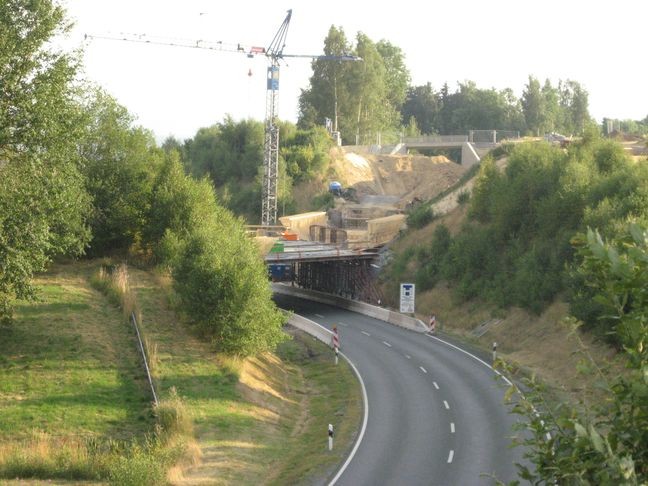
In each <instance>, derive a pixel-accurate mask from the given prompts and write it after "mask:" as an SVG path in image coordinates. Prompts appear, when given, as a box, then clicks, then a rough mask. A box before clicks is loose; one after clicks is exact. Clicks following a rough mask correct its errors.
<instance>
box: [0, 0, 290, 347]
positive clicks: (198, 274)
mask: <svg viewBox="0 0 648 486" xmlns="http://www.w3.org/2000/svg"><path fill="white" fill-rule="evenodd" d="M67 29H68V23H67V21H66V19H65V12H64V10H63V9H62V8H61V7H60V6H57V5H55V4H53V3H52V2H51V1H48V0H43V1H39V2H31V1H28V0H9V1H7V2H3V3H2V4H0V46H1V47H0V81H1V83H0V85H1V86H2V88H0V320H1V321H2V322H3V323H5V324H6V323H9V322H11V316H12V306H13V304H14V303H15V301H16V299H34V298H36V297H37V292H36V289H35V288H34V287H33V285H32V277H33V275H34V274H36V273H38V272H41V271H43V270H45V269H46V268H47V266H48V264H49V263H51V262H52V261H53V260H55V259H57V258H61V257H70V256H72V257H79V256H82V255H84V254H85V255H87V256H91V257H98V256H111V255H117V256H123V255H130V257H136V258H138V259H139V260H140V261H143V262H147V263H152V264H158V265H162V266H164V267H165V268H168V269H169V271H170V272H171V274H172V276H173V279H174V288H175V291H176V293H177V294H178V297H179V299H178V300H179V301H180V306H179V311H180V312H181V313H182V314H184V315H186V317H187V320H188V321H189V322H190V323H192V324H193V325H195V326H196V327H197V328H198V329H200V330H201V331H202V332H203V333H204V335H205V336H206V337H207V338H208V339H210V340H211V341H213V342H214V344H215V345H216V347H217V349H219V350H222V351H226V352H231V353H236V354H252V353H256V352H258V351H262V350H265V349H271V348H273V347H274V345H275V344H276V343H277V342H279V341H280V340H281V339H282V334H281V325H282V322H283V317H282V315H281V313H280V312H279V310H278V309H277V308H276V307H275V305H274V303H273V302H272V300H271V289H270V287H269V285H268V282H267V275H266V269H265V266H264V264H263V262H262V260H261V259H260V258H259V256H258V251H257V249H256V247H255V246H254V243H253V242H252V241H251V240H250V239H249V238H247V237H246V236H245V231H244V226H243V221H242V220H240V219H238V218H237V217H235V216H234V215H233V214H232V213H231V212H230V211H228V210H226V209H225V208H224V207H223V205H222V204H221V203H220V202H219V200H218V198H217V196H216V193H215V191H214V187H213V184H212V182H211V180H209V179H206V178H202V179H196V178H193V177H191V176H190V175H187V174H186V173H185V170H184V166H183V165H182V163H181V161H180V157H179V155H178V152H177V150H174V149H172V148H170V147H167V150H165V149H162V148H160V147H158V146H157V145H156V143H155V140H154V139H153V136H152V134H151V133H150V132H149V131H147V130H145V129H143V128H141V127H136V126H134V125H133V119H132V117H131V116H130V114H129V113H128V112H127V110H126V109H125V108H124V107H122V106H120V105H119V104H118V103H117V102H116V101H115V100H114V99H113V98H111V97H110V96H109V95H107V94H106V93H105V92H103V91H102V90H101V89H99V88H96V87H93V86H90V85H88V84H86V83H84V82H82V81H79V76H78V72H79V67H80V61H79V58H78V57H77V55H76V54H71V53H66V52H61V51H58V50H56V49H55V48H54V47H53V44H51V43H50V41H51V40H52V39H53V38H55V37H56V36H58V35H62V34H64V33H65V32H66V31H67ZM217 156H219V157H220V156H221V155H217ZM222 157H223V158H225V156H224V155H222ZM237 170H239V171H241V176H242V177H243V176H244V175H246V172H245V171H250V172H251V171H252V170H256V167H255V168H254V169H249V168H246V167H243V168H237Z"/></svg>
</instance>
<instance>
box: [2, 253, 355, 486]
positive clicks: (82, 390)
mask: <svg viewBox="0 0 648 486" xmlns="http://www.w3.org/2000/svg"><path fill="white" fill-rule="evenodd" d="M99 267H100V263H99V262H81V263H75V264H65V265H55V266H54V267H53V268H52V270H51V271H50V272H48V273H46V274H43V275H41V276H39V277H38V279H37V281H36V284H37V285H38V286H39V288H41V299H40V300H39V301H38V302H33V303H21V304H20V305H19V306H18V307H17V312H16V322H15V324H13V325H12V326H11V327H0V335H1V336H2V339H0V483H2V484H14V481H5V480H9V479H13V478H25V479H28V478H36V479H37V480H47V481H48V484H50V483H51V480H56V482H55V484H68V483H67V481H78V480H83V481H86V482H85V483H84V484H95V483H97V482H100V483H101V484H105V483H106V482H110V483H111V484H125V483H126V482H128V481H126V478H134V477H140V478H143V479H140V480H138V481H136V482H135V483H130V482H128V484H156V485H157V484H161V483H163V482H161V480H160V479H159V478H160V477H164V476H166V477H167V479H168V480H169V481H170V482H171V483H172V484H215V483H216V484H251V483H255V484H257V483H259V484H261V483H262V484H286V483H295V482H297V481H298V480H301V479H303V478H304V477H309V475H316V476H320V475H321V476H326V472H327V471H328V470H329V469H330V468H331V467H334V466H335V465H336V464H337V463H338V462H339V461H341V459H342V457H343V455H344V447H340V448H339V450H338V451H337V452H336V454H333V455H332V454H327V453H325V449H324V448H323V447H320V444H318V442H317V441H316V440H313V438H314V437H317V435H318V434H319V431H320V430H324V429H325V428H326V424H327V423H328V422H327V420H329V417H330V416H332V415H333V414H334V413H335V414H336V416H337V417H339V423H338V425H337V426H336V431H337V432H338V436H339V439H338V440H339V441H340V444H345V443H348V442H349V441H350V440H351V437H352V436H353V434H354V433H355V428H356V426H357V424H358V422H359V418H358V417H359V414H360V410H361V399H360V396H359V391H358V390H357V386H356V380H355V376H354V375H353V374H352V372H351V370H350V369H349V368H348V367H347V366H346V365H344V364H342V365H341V366H335V365H334V364H333V362H332V360H331V359H330V352H329V351H328V349H327V348H325V347H323V346H321V345H319V344H317V343H314V342H313V341H312V340H311V339H302V338H301V337H300V336H299V335H295V337H294V339H293V340H291V341H289V342H287V343H284V344H283V345H282V346H281V347H280V348H279V349H278V350H277V353H264V354H262V355H259V356H257V357H254V358H247V359H245V360H241V359H235V358H228V357H226V356H223V355H217V354H215V353H214V351H213V348H212V346H211V345H210V344H209V343H207V342H205V341H204V340H203V339H200V338H199V337H198V336H196V335H195V334H194V333H192V332H190V330H189V329H188V328H187V327H186V325H184V324H182V323H181V320H180V319H179V318H178V316H176V314H175V312H173V310H172V308H171V305H170V303H169V297H170V295H171V292H170V288H169V283H170V282H169V279H168V277H166V276H164V275H160V274H157V273H155V272H150V271H145V270H141V269H133V268H131V269H129V272H128V273H129V277H128V280H129V288H130V293H129V295H130V297H129V299H130V302H131V303H132V302H135V307H136V309H137V314H138V315H139V317H140V319H139V321H140V330H141V332H142V334H143V336H144V338H145V341H146V342H147V345H146V348H147V349H148V351H149V356H150V360H149V361H150V364H151V370H152V374H153V378H154V382H155V383H156V388H157V393H158V395H159V397H160V399H161V401H162V404H163V405H162V406H161V407H162V408H160V409H159V411H158V412H154V411H153V410H152V408H151V395H150V389H148V384H147V382H146V379H145V374H144V371H143V369H142V366H141V358H140V356H139V354H138V348H137V343H136V340H135V337H134V331H133V329H132V327H131V325H130V324H129V323H128V322H126V321H125V320H124V317H123V314H122V311H121V310H120V309H119V308H118V307H117V306H116V305H115V302H114V299H112V298H108V297H106V295H104V294H103V293H102V292H100V291H98V290H97V289H96V288H95V287H96V285H95V286H93V285H92V284H91V281H92V280H93V278H95V277H94V276H95V275H96V272H97V270H98V269H99ZM324 390H325V391H326V392H324ZM176 394H177V396H178V397H179V399H180V403H179V404H176V407H175V412H174V414H178V413H182V416H185V417H188V419H187V420H188V421H189V424H185V425H183V428H184V429H185V430H184V434H186V435H183V437H180V438H177V439H174V440H173V442H171V443H167V444H166V445H164V446H162V445H160V444H159V443H158V440H157V439H154V438H153V437H160V435H159V432H155V435H154V434H153V432H154V431H156V430H157V427H158V422H157V420H160V419H159V418H158V417H160V416H162V417H164V413H165V412H164V410H166V408H165V407H167V405H165V404H166V403H170V402H174V401H176V400H177V399H175V398H174V396H175V395H176ZM166 413H168V412H166ZM176 416H177V415H176ZM162 423H165V422H164V419H162ZM147 435H148V438H146V437H147ZM135 444H138V445H135ZM160 447H162V449H160ZM296 457H304V458H307V459H306V460H305V462H306V463H307V464H308V465H309V467H308V468H304V467H302V466H301V465H299V464H298V465H296V463H298V461H296V459H295V458H296ZM300 464H301V463H300ZM269 469H271V470H273V471H274V472H273V474H270V475H269V474H268V470H269ZM156 474H161V476H156ZM138 475H140V476H138ZM156 477H157V478H158V479H156ZM15 484H29V483H27V482H24V481H23V480H22V479H20V480H16V481H15ZM36 484H42V482H41V483H38V481H37V482H36Z"/></svg>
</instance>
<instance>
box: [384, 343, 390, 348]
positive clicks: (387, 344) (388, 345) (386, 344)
mask: <svg viewBox="0 0 648 486" xmlns="http://www.w3.org/2000/svg"><path fill="white" fill-rule="evenodd" d="M383 344H384V345H385V346H387V347H388V348H391V344H389V343H388V342H387V341H383Z"/></svg>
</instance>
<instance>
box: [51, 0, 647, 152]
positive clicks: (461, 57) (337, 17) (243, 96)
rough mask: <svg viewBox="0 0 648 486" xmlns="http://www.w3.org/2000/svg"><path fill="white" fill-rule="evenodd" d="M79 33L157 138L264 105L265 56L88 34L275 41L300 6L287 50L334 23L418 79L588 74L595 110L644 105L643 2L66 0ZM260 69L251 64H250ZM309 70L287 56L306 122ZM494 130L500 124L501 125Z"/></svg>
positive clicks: (94, 62)
mask: <svg viewBox="0 0 648 486" xmlns="http://www.w3.org/2000/svg"><path fill="white" fill-rule="evenodd" d="M60 3H61V4H62V5H63V6H64V7H65V8H66V10H67V13H68V18H69V20H71V21H72V22H74V24H75V25H74V27H73V30H72V31H71V32H70V34H69V35H68V37H67V38H66V39H65V41H64V45H65V46H66V48H70V49H72V48H79V47H81V48H83V52H84V54H83V64H84V77H85V78H86V79H88V80H90V81H92V82H94V83H96V84H98V85H99V86H101V87H102V88H103V89H105V90H106V91H107V92H108V93H109V94H111V95H112V96H114V97H115V98H116V99H117V101H118V102H119V103H120V104H122V105H124V106H125V107H126V108H127V109H128V110H129V112H130V113H131V114H132V115H133V116H134V117H135V118H136V123H137V124H140V125H142V126H143V127H145V128H148V129H150V130H152V131H153V132H154V134H155V136H156V138H157V139H158V140H159V141H162V140H164V139H165V138H166V137H168V136H174V137H176V138H178V139H180V140H184V139H186V138H191V137H193V136H194V135H195V133H196V131H197V130H198V129H199V128H201V127H207V126H211V125H213V124H215V123H219V122H222V121H223V120H224V118H225V117H226V116H228V115H229V116H231V117H232V118H233V119H234V120H241V119H246V118H254V119H257V120H263V118H264V116H265V109H266V108H265V105H266V102H265V98H266V81H265V80H266V68H267V65H268V60H267V59H266V58H265V57H263V56H257V57H255V58H253V59H249V58H247V56H245V55H242V54H238V53H230V52H215V51H209V50H200V49H187V48H179V47H169V46H155V45H151V44H136V43H131V42H124V41H111V40H100V39H93V40H88V39H85V38H84V36H85V34H90V35H101V34H109V35H119V34H120V33H130V34H144V35H147V36H157V37H164V38H168V39H188V40H192V41H193V40H206V41H213V42H217V41H222V42H223V43H226V44H237V43H241V44H243V45H254V46H260V47H267V46H268V45H269V44H270V41H271V40H272V38H273V37H274V35H275V33H276V31H277V29H278V28H279V26H280V25H281V23H282V21H283V19H284V17H285V16H286V12H287V10H288V9H292V10H293V15H292V19H291V23H290V26H289V29H288V37H287V40H286V46H285V48H284V53H285V54H308V55H317V54H321V53H322V52H323V47H324V39H325V37H326V35H327V33H328V30H329V28H330V27H331V26H332V25H335V26H337V27H342V28H343V29H344V32H345V34H346V36H347V39H349V40H350V41H353V39H354V38H355V36H356V34H357V33H358V32H363V33H364V34H366V35H368V36H369V38H371V39H372V40H373V41H374V42H377V41H379V40H381V39H384V40H386V41H389V42H390V43H391V44H393V45H395V46H397V47H399V48H400V49H401V50H402V51H403V53H404V55H405V62H406V65H407V67H408V69H409V71H410V74H411V84H412V85H422V84H425V83H427V82H430V83H431V84H432V86H433V87H434V88H435V89H436V90H438V89H440V87H441V86H442V85H443V83H444V82H447V83H448V86H449V87H450V91H451V92H452V91H455V89H456V88H457V86H458V83H459V82H463V81H467V80H470V81H474V82H475V83H476V84H477V86H478V87H479V88H484V89H486V88H495V89H504V88H511V89H513V91H514V92H515V94H516V95H517V96H521V94H522V91H523V90H524V86H525V85H526V83H527V82H528V77H529V75H532V76H535V77H536V78H538V79H539V80H540V81H541V82H543V81H544V80H545V79H550V80H551V81H552V83H553V84H554V85H556V84H557V83H558V80H560V79H562V80H565V79H572V80H575V81H578V82H579V83H581V85H583V86H584V87H585V89H586V90H587V91H588V93H589V108H590V114H591V115H592V116H593V117H594V118H595V119H596V120H597V121H601V120H602V118H603V117H608V118H619V119H633V120H641V119H644V118H645V117H646V116H647V115H648V90H647V89H646V81H645V77H646V74H648V68H647V67H646V64H645V59H644V57H645V52H644V51H645V49H644V47H645V22H646V19H647V18H648V2H647V1H646V0H616V1H615V2H586V1H584V0H560V1H559V0H543V1H538V0H536V1H527V0H492V1H490V2H485V1H483V0H452V1H447V2H422V1H420V0H417V1H415V0H399V1H397V2H366V1H357V0H328V1H326V2H313V1H306V0H291V1H284V0H276V1H274V2H268V1H259V0H248V1H246V0H239V1H226V2H223V1H216V0H209V1H208V0H183V1H178V0H176V1H169V0H128V1H127V0H60ZM250 74H251V75H250ZM311 74H312V70H311V63H310V61H309V60H307V59H293V60H289V61H288V63H287V64H286V63H284V64H282V66H281V79H280V89H279V93H280V95H279V117H280V118H281V119H284V120H289V121H293V122H296V121H297V116H298V98H299V94H300V92H301V90H302V89H306V88H308V85H309V77H310V76H311ZM493 128H498V127H493Z"/></svg>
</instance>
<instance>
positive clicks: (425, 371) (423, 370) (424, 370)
mask: <svg viewBox="0 0 648 486" xmlns="http://www.w3.org/2000/svg"><path fill="white" fill-rule="evenodd" d="M419 368H420V369H421V371H422V372H423V373H427V370H426V369H425V368H423V367H422V366H419Z"/></svg>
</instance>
